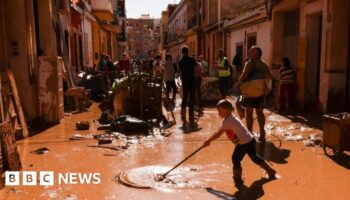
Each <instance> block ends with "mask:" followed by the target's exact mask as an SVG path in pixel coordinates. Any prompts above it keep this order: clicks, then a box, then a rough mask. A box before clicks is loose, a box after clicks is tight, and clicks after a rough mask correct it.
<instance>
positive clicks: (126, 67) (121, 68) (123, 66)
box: [118, 53, 132, 75]
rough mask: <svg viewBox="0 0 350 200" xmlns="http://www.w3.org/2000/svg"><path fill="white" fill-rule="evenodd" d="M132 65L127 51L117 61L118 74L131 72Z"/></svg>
mask: <svg viewBox="0 0 350 200" xmlns="http://www.w3.org/2000/svg"><path fill="white" fill-rule="evenodd" d="M131 70H132V65H131V63H130V60H129V56H128V54H127V53H123V54H122V59H121V60H119V62H118V75H120V74H124V75H127V74H129V73H131Z"/></svg>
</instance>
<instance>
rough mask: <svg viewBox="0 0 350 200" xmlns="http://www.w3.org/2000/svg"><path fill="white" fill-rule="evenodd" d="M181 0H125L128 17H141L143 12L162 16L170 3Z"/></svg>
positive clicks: (154, 16)
mask: <svg viewBox="0 0 350 200" xmlns="http://www.w3.org/2000/svg"><path fill="white" fill-rule="evenodd" d="M179 2H180V0H125V4H126V16H127V18H139V17H140V16H141V14H149V15H150V16H151V17H153V18H160V17H161V14H162V11H163V10H165V9H166V7H167V5H168V4H173V3H176V4H177V3H179Z"/></svg>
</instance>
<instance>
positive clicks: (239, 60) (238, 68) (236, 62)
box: [232, 49, 243, 77]
mask: <svg viewBox="0 0 350 200" xmlns="http://www.w3.org/2000/svg"><path fill="white" fill-rule="evenodd" d="M242 58H243V55H242V50H241V49H237V53H236V55H235V57H234V58H233V60H232V65H233V66H235V67H236V73H237V77H239V76H240V75H241V73H242Z"/></svg>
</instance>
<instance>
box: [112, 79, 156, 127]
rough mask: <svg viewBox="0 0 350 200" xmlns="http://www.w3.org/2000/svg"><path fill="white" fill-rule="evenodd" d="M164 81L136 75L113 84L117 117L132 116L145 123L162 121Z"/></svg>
mask: <svg viewBox="0 0 350 200" xmlns="http://www.w3.org/2000/svg"><path fill="white" fill-rule="evenodd" d="M161 84H162V81H161V79H159V78H155V77H153V76H151V75H149V74H145V73H135V74H132V75H129V76H127V77H124V78H122V79H118V80H116V82H115V83H114V84H113V95H114V98H113V107H114V111H115V113H116V115H117V116H120V115H130V116H133V117H137V118H139V119H142V120H145V121H149V122H150V121H152V122H153V121H154V120H155V121H156V122H160V121H161V119H162V87H161Z"/></svg>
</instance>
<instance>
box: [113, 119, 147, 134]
mask: <svg viewBox="0 0 350 200" xmlns="http://www.w3.org/2000/svg"><path fill="white" fill-rule="evenodd" d="M151 129H152V126H151V125H149V124H148V123H147V122H145V121H143V120H140V119H137V118H134V117H131V116H129V115H124V116H120V117H117V118H116V119H114V121H113V122H112V124H111V130H113V131H115V132H121V133H124V134H130V133H143V134H146V135H148V134H149V133H150V131H151Z"/></svg>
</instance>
